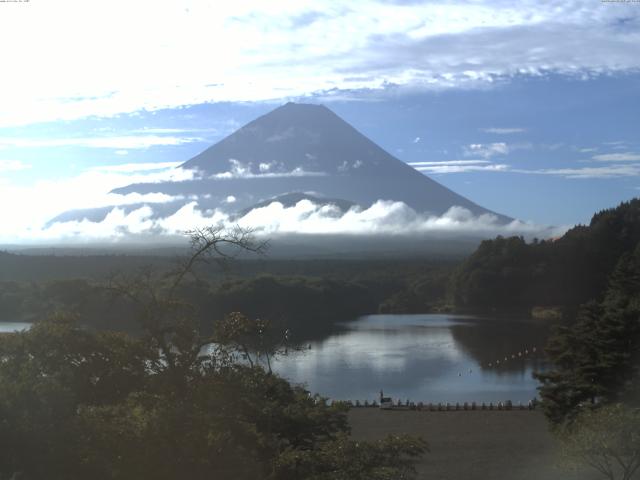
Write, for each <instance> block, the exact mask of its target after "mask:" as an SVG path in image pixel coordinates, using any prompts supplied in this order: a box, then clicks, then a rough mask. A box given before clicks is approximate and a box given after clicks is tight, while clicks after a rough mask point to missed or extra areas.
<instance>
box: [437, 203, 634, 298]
mask: <svg viewBox="0 0 640 480" xmlns="http://www.w3.org/2000/svg"><path fill="white" fill-rule="evenodd" d="M639 241H640V199H633V200H631V201H629V202H624V203H621V204H620V205H619V206H618V207H616V208H611V209H607V210H603V211H601V212H598V213H596V214H595V215H594V216H593V218H592V219H591V222H590V223H589V225H587V226H584V225H579V226H576V227H574V228H572V229H570V230H569V231H568V232H567V233H565V234H564V235H563V236H562V237H560V238H557V239H550V240H540V241H538V240H534V241H533V242H530V243H527V242H526V241H525V240H524V239H523V238H522V237H509V238H504V237H497V238H496V239H494V240H485V241H483V242H482V243H481V244H480V246H479V247H478V249H477V250H476V251H475V252H474V253H473V254H472V255H471V256H469V257H468V258H467V259H466V260H465V261H464V262H463V263H462V264H461V265H460V266H459V267H458V268H457V269H456V271H455V272H454V274H453V275H452V278H451V288H450V300H451V302H452V303H453V304H454V305H455V306H456V307H458V308H470V309H520V310H530V309H531V308H532V307H534V306H539V305H542V306H561V307H566V308H575V307H577V306H578V305H580V304H582V303H585V302H587V301H589V300H593V299H600V298H602V296H603V294H604V291H605V289H606V286H607V281H608V277H609V275H610V274H611V273H612V272H613V270H614V268H615V266H616V264H617V262H618V260H619V259H620V258H621V257H622V255H624V254H625V253H629V252H632V251H633V250H634V248H635V247H636V245H637V244H638V242H639Z"/></svg>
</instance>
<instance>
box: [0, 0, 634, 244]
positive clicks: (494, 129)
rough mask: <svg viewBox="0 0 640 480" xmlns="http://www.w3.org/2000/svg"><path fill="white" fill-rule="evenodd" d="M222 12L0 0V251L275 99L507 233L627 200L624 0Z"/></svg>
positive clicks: (165, 171) (630, 78) (576, 218)
mask: <svg viewBox="0 0 640 480" xmlns="http://www.w3.org/2000/svg"><path fill="white" fill-rule="evenodd" d="M220 3H222V2H205V1H184V2H172V3H170V4H164V3H162V4H161V3H159V2H147V1H140V2H135V4H133V5H132V2H120V1H115V2H97V1H96V2H92V1H84V2H79V1H66V0H62V1H57V2H43V1H38V0H32V1H31V2H29V3H4V4H0V41H2V44H3V45H11V48H3V49H2V51H1V52H0V60H1V61H2V65H3V71H4V72H10V73H9V74H3V75H2V76H1V77H0V104H1V105H2V108H1V109H0V205H1V206H0V220H1V221H2V222H3V224H4V225H5V226H6V227H5V228H6V230H5V232H4V234H3V235H2V236H1V238H0V240H4V241H10V240H12V239H17V240H19V239H24V238H28V236H29V234H28V233H24V232H25V231H26V230H30V231H31V232H35V231H37V228H39V224H41V223H42V222H44V221H46V219H48V218H51V216H53V215H55V214H56V213H59V212H60V211H63V210H66V209H69V208H80V207H85V206H98V205H103V204H109V203H108V202H109V201H112V200H113V199H112V198H108V197H107V196H106V193H107V192H108V191H109V190H110V189H111V188H114V187H116V186H120V185H124V184H128V183H130V182H131V181H134V180H137V181H139V180H141V179H145V178H156V179H163V178H165V177H166V178H168V176H170V175H171V169H172V168H173V167H175V166H176V165H178V164H179V163H180V162H182V161H185V160H188V159H189V158H190V157H192V156H193V155H195V154H197V153H198V152H200V151H201V150H203V149H204V148H206V147H207V146H208V145H210V144H212V143H214V142H216V141H218V140H220V139H222V138H223V137H224V136H226V135H228V134H230V133H232V132H233V131H234V130H235V129H237V128H239V127H240V126H242V125H243V124H245V123H247V122H248V121H250V120H252V119H254V118H255V117H257V116H259V115H261V114H264V113H266V112H268V111H270V110H271V109H273V108H275V107H276V106H279V105H281V104H282V103H284V102H286V101H289V100H294V101H301V102H311V103H322V104H324V105H326V106H328V107H329V108H331V109H332V110H333V111H335V112H336V113H337V114H338V115H340V116H341V117H343V118H344V119H345V120H346V121H348V122H349V123H351V124H352V125H353V126H354V127H356V128H357V129H358V130H360V131H361V132H362V133H364V134H365V135H367V136H368V137H369V138H371V139H372V140H373V141H375V142H376V143H378V144H379V145H381V146H382V147H383V148H385V149H386V150H388V151H389V152H391V153H392V154H393V155H395V156H396V157H398V158H399V159H401V160H403V161H405V162H407V163H410V164H412V165H413V166H414V167H415V168H417V169H419V170H421V171H423V172H424V173H425V174H427V175H429V176H431V177H432V178H434V179H436V180H437V181H439V182H441V183H443V184H444V185H446V186H447V187H449V188H451V189H453V190H454V191H456V192H458V193H460V194H462V195H464V196H466V197H468V198H470V199H471V200H473V201H475V202H476V203H478V204H480V205H482V206H485V207H487V208H489V209H492V210H494V211H498V212H500V213H504V214H507V215H510V216H512V217H516V218H519V219H521V220H525V221H531V222H535V223H537V224H544V225H551V224H553V225H572V224H576V223H584V222H587V221H588V220H589V218H590V216H591V214H592V213H593V212H594V211H597V210H599V209H602V208H606V207H611V206H614V205H616V204H617V203H618V202H620V201H623V200H628V199H630V198H632V197H634V196H636V195H638V194H639V193H640V135H639V134H640V113H639V112H640V3H637V2H601V1H593V0H590V1H586V0H585V1H564V2H555V1H550V2H544V4H542V5H541V4H540V2H534V1H523V2H506V1H491V2H489V1H487V2H484V1H468V2H455V3H454V2H418V1H370V0H365V1H363V2H361V3H358V5H357V8H355V7H353V6H352V7H348V6H346V5H348V4H346V3H345V2H327V1H314V2H306V1H297V2H284V1H282V2H280V1H274V2H245V1H238V2H233V5H224V6H221V5H220ZM224 3H228V2H224ZM267 3H268V5H266V4H267ZM125 12H126V15H124V13H125Z"/></svg>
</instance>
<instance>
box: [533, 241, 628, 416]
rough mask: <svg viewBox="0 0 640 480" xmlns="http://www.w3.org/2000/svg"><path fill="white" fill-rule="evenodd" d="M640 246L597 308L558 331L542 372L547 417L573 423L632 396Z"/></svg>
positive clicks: (621, 264) (616, 272)
mask: <svg viewBox="0 0 640 480" xmlns="http://www.w3.org/2000/svg"><path fill="white" fill-rule="evenodd" d="M639 350H640V247H639V248H638V249H636V251H635V253H634V254H625V255H623V256H622V257H621V259H620V261H619V262H618V265H617V267H616V269H615V270H614V272H613V273H612V275H611V277H610V281H609V288H608V290H607V293H606V295H605V297H604V299H603V301H602V302H601V303H599V304H596V303H595V302H592V303H590V304H587V305H585V306H584V307H583V308H582V309H581V311H580V313H579V315H578V318H577V320H576V322H575V323H574V324H572V325H568V326H562V327H559V328H557V329H556V331H555V334H554V335H553V336H552V337H551V338H550V340H549V343H548V345H547V348H546V351H547V354H548V356H549V358H550V360H551V361H552V363H553V366H554V367H553V369H552V370H551V371H549V372H545V373H538V374H537V375H536V377H537V378H538V379H539V380H540V381H541V387H540V395H541V397H542V399H543V404H542V405H543V409H544V411H545V413H546V415H547V417H548V418H549V419H550V420H551V421H552V422H553V423H554V424H556V425H558V424H562V423H563V422H565V421H571V420H572V419H573V418H574V417H575V416H576V415H577V414H578V413H579V412H580V410H581V407H582V406H588V405H595V404H597V403H610V402H616V401H619V400H620V399H623V398H625V396H628V393H629V391H630V390H631V389H632V388H633V385H634V379H635V380H637V378H638V367H639V366H640V363H639V360H640V358H639V357H638V351H639Z"/></svg>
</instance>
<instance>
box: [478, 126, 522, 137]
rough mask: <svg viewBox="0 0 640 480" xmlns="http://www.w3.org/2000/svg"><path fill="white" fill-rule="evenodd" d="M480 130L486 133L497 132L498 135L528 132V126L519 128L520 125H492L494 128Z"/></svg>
mask: <svg viewBox="0 0 640 480" xmlns="http://www.w3.org/2000/svg"><path fill="white" fill-rule="evenodd" d="M480 131H482V132H485V133H495V134H497V135H510V134H512V133H523V132H526V131H527V129H526V128H518V127H512V128H497V127H492V128H481V129H480Z"/></svg>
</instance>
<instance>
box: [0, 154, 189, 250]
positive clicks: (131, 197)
mask: <svg viewBox="0 0 640 480" xmlns="http://www.w3.org/2000/svg"><path fill="white" fill-rule="evenodd" d="M159 167H160V169H159ZM175 167H176V163H175V162H166V163H163V164H160V165H159V166H158V164H123V165H108V166H103V167H93V168H90V169H87V170H85V171H83V172H82V173H80V174H79V175H77V176H75V177H69V178H64V179H58V180H54V179H46V180H43V179H40V180H35V181H34V182H33V183H32V184H29V185H18V184H15V183H11V182H8V181H6V180H5V181H4V182H3V183H2V188H0V205H5V206H10V208H0V225H2V230H1V231H0V243H12V242H19V241H22V240H25V241H28V240H30V239H34V238H35V239H37V238H40V237H42V236H46V237H51V238H53V237H52V234H50V233H46V232H43V230H42V228H43V226H44V225H45V224H46V223H47V222H48V221H49V220H51V219H52V218H54V217H55V216H56V215H58V214H60V213H62V212H65V211H68V210H73V209H75V208H78V206H79V203H80V204H81V207H82V208H98V207H107V206H123V205H131V204H137V203H164V202H170V201H172V200H176V199H180V197H172V196H170V195H166V194H163V193H149V194H139V193H130V194H127V195H118V194H113V193H109V192H110V191H111V190H113V189H115V188H118V187H123V186H126V185H129V184H131V183H143V182H144V183H149V182H150V183H157V182H162V181H168V180H176V181H178V180H191V179H193V178H194V175H195V172H193V171H191V170H183V169H180V168H175ZM79 199H80V200H79ZM114 215H115V214H114ZM118 218H119V217H118ZM78 228H80V227H78Z"/></svg>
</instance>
